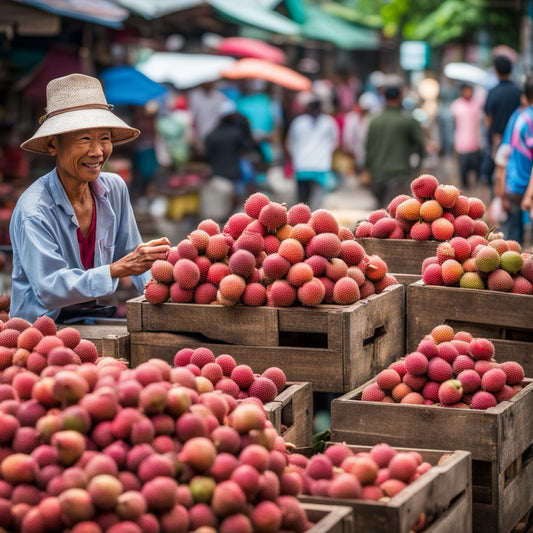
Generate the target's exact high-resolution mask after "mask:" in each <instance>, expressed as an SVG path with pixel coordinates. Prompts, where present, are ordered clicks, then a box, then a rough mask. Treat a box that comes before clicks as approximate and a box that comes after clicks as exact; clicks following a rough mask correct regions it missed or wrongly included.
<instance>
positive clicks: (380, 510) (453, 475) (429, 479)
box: [299, 446, 472, 533]
mask: <svg viewBox="0 0 533 533" xmlns="http://www.w3.org/2000/svg"><path fill="white" fill-rule="evenodd" d="M350 448H351V449H352V450H353V451H354V453H357V452H368V451H369V450H370V446H350ZM397 449H398V450H399V451H408V450H415V451H417V452H419V453H421V454H422V457H423V459H424V461H427V462H429V463H431V464H432V465H436V464H437V462H438V461H439V459H440V458H441V457H442V455H443V454H446V453H449V454H450V457H449V458H448V459H447V460H446V461H445V462H443V463H442V465H439V466H434V467H433V468H431V469H430V470H429V471H428V472H426V473H425V474H424V475H422V476H420V477H419V478H418V479H417V480H416V481H414V482H413V483H411V484H409V485H408V486H407V487H406V488H405V489H404V490H402V491H401V492H400V493H398V494H397V495H396V496H394V497H393V498H391V499H390V501H388V502H381V501H368V500H366V501H365V500H356V499H347V498H326V497H322V496H309V495H307V494H306V495H301V496H299V500H300V501H303V502H308V503H327V504H330V505H349V506H350V507H351V508H352V510H353V526H354V529H353V531H354V533H356V532H358V531H372V532H373V533H409V531H411V530H412V527H413V525H414V524H415V523H416V522H417V520H418V519H419V517H420V515H421V514H422V513H424V514H425V516H426V520H427V527H426V528H425V529H424V531H426V532H430V533H449V532H450V531H452V530H453V531H454V532H455V533H471V531H472V465H471V454H470V452H467V451H462V450H456V451H453V452H447V451H437V450H421V449H416V448H397Z"/></svg>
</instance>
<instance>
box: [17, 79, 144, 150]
mask: <svg viewBox="0 0 533 533" xmlns="http://www.w3.org/2000/svg"><path fill="white" fill-rule="evenodd" d="M112 108H113V106H110V105H109V104H108V103H107V101H106V99H105V95H104V90H103V88H102V84H101V83H100V81H99V80H98V79H96V78H93V77H92V76H86V75H84V74H70V75H68V76H64V77H62V78H56V79H55V80H52V81H50V82H49V83H48V85H47V86H46V115H43V116H42V117H41V118H40V120H39V123H40V124H41V126H40V128H39V129H38V130H37V131H36V132H35V135H34V136H33V137H31V139H28V140H27V141H25V142H23V143H22V144H21V145H20V146H21V148H23V149H24V150H28V151H29V152H36V153H39V154H48V150H47V149H46V139H47V137H50V136H51V135H58V134H61V133H67V132H71V131H76V130H83V129H87V128H111V141H112V142H113V144H122V143H126V142H128V141H132V140H133V139H135V138H136V137H137V136H138V135H139V134H140V133H141V132H140V131H139V130H138V129H136V128H132V127H130V126H128V125H127V124H126V123H125V122H124V121H123V120H121V119H120V118H118V117H117V116H116V115H115V114H113V113H111V109H112Z"/></svg>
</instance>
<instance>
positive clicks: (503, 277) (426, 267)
mask: <svg viewBox="0 0 533 533" xmlns="http://www.w3.org/2000/svg"><path fill="white" fill-rule="evenodd" d="M422 280H423V282H424V283H425V284H426V285H446V286H458V287H464V288H468V289H489V290H493V291H501V292H512V293H517V294H533V254H530V253H526V252H522V248H521V246H520V244H519V243H518V242H516V241H513V240H505V239H502V238H497V239H493V240H487V239H485V238H484V237H481V236H479V235H476V236H470V237H468V238H467V239H465V238H464V237H453V238H452V239H450V240H449V241H445V242H441V243H439V244H438V246H437V249H436V255H435V256H431V257H427V258H426V259H425V260H424V262H423V263H422Z"/></svg>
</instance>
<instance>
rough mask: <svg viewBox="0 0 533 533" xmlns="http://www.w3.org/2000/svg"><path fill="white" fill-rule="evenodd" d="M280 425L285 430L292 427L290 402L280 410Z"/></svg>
mask: <svg viewBox="0 0 533 533" xmlns="http://www.w3.org/2000/svg"><path fill="white" fill-rule="evenodd" d="M281 424H282V425H284V426H285V427H287V428H290V427H292V426H294V416H293V412H292V402H289V403H288V404H287V405H285V406H284V407H283V409H282V410H281Z"/></svg>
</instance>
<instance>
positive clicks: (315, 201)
mask: <svg viewBox="0 0 533 533" xmlns="http://www.w3.org/2000/svg"><path fill="white" fill-rule="evenodd" d="M338 143H339V128H338V126H337V123H336V122H335V119H334V118H333V117H332V116H331V115H328V114H327V113H323V112H322V104H321V102H320V100H319V98H318V97H317V96H315V95H309V96H308V100H307V103H306V106H305V111H304V113H302V114H301V115H299V116H297V117H296V118H295V119H294V120H293V121H292V122H291V125H290V126H289V131H288V134H287V139H286V148H287V152H288V153H289V154H290V156H291V159H292V166H293V169H294V172H295V177H296V183H297V187H298V201H299V202H305V203H307V204H309V207H310V208H311V209H312V210H315V209H318V208H319V207H320V206H321V205H322V202H323V200H324V195H325V193H326V192H327V189H328V187H329V184H330V183H331V181H332V180H333V179H334V178H333V175H332V161H333V152H334V151H335V148H337V145H338Z"/></svg>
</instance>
